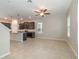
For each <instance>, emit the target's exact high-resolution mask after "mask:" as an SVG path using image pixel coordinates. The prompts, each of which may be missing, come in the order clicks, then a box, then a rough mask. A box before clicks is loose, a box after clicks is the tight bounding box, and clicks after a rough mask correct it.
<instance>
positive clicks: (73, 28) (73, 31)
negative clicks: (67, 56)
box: [68, 0, 78, 56]
mask: <svg viewBox="0 0 79 59" xmlns="http://www.w3.org/2000/svg"><path fill="white" fill-rule="evenodd" d="M77 3H78V1H77V0H73V2H72V4H71V7H70V10H69V13H68V14H69V15H70V17H71V25H70V38H69V40H68V42H69V44H70V46H71V47H72V49H73V51H74V53H75V54H76V56H77V52H78V51H77V50H78V48H77V46H78V43H77Z"/></svg>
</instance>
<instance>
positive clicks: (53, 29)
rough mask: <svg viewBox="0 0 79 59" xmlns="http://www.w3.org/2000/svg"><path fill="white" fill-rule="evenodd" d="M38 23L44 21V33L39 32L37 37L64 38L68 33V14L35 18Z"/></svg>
mask: <svg viewBox="0 0 79 59" xmlns="http://www.w3.org/2000/svg"><path fill="white" fill-rule="evenodd" d="M35 22H36V25H37V23H38V22H42V23H43V33H41V34H38V32H37V31H36V37H37V38H43V39H53V38H56V39H54V40H64V38H66V37H67V35H66V29H67V27H66V16H65V15H50V16H47V17H44V18H39V19H35Z"/></svg>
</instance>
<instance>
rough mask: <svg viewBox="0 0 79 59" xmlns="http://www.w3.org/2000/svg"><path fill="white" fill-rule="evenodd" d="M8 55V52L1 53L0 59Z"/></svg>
mask: <svg viewBox="0 0 79 59" xmlns="http://www.w3.org/2000/svg"><path fill="white" fill-rule="evenodd" d="M8 55H10V52H8V53H5V54H3V55H1V56H0V59H2V58H3V57H5V56H8Z"/></svg>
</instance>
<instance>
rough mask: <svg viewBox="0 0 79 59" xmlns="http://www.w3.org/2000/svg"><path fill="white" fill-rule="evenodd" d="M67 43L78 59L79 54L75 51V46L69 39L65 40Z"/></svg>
mask: <svg viewBox="0 0 79 59" xmlns="http://www.w3.org/2000/svg"><path fill="white" fill-rule="evenodd" d="M65 41H66V42H67V44H68V45H69V47H70V48H71V50H72V52H73V53H74V55H75V56H76V57H78V54H77V52H76V51H75V49H74V48H73V46H72V45H71V44H70V42H69V40H68V39H67V40H65Z"/></svg>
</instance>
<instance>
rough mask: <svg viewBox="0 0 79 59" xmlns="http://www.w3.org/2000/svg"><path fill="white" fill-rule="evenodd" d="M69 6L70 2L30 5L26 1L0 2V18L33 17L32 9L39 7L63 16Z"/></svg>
mask: <svg viewBox="0 0 79 59" xmlns="http://www.w3.org/2000/svg"><path fill="white" fill-rule="evenodd" d="M70 4H71V0H32V3H28V2H27V0H0V18H2V17H10V16H12V17H14V18H17V14H19V18H28V17H29V16H32V17H35V13H34V12H33V9H37V8H39V7H41V6H43V7H46V8H48V9H49V10H50V11H49V12H51V14H63V13H66V12H67V10H68V8H69V6H70Z"/></svg>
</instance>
